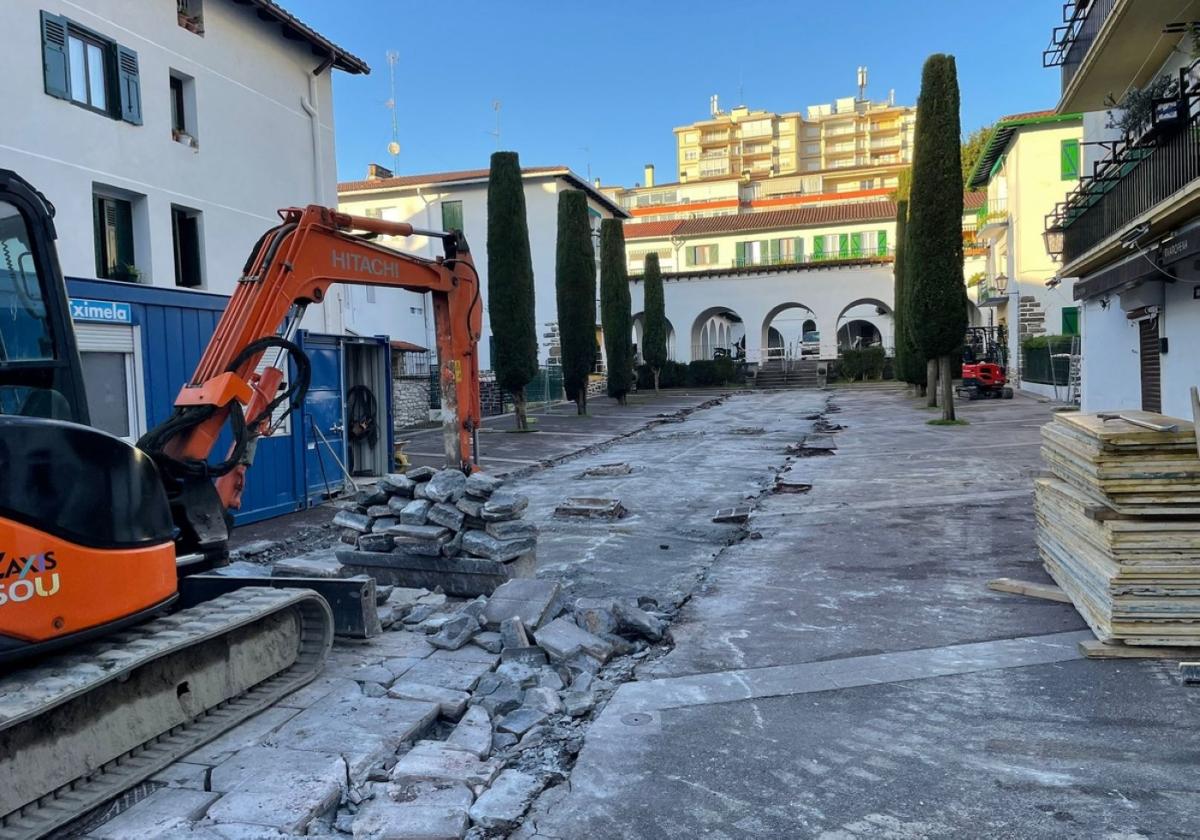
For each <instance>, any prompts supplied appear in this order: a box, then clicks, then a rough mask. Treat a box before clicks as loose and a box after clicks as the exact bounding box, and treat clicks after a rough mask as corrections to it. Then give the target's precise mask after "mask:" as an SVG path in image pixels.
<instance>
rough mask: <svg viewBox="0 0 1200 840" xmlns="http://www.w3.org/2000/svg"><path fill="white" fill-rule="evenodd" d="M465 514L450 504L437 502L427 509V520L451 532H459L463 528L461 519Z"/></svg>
mask: <svg viewBox="0 0 1200 840" xmlns="http://www.w3.org/2000/svg"><path fill="white" fill-rule="evenodd" d="M464 516H465V514H464V513H463V512H462V511H461V510H459V509H458V508H457V507H455V506H454V505H452V504H448V503H446V502H438V503H437V504H436V505H434V506H433V507H431V508H430V509H429V514H428V519H429V521H430V522H434V523H436V524H438V525H442V526H444V527H446V528H449V529H450V530H451V531H460V530H462V526H463V518H464Z"/></svg>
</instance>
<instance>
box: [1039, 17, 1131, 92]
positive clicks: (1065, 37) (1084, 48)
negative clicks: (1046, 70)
mask: <svg viewBox="0 0 1200 840" xmlns="http://www.w3.org/2000/svg"><path fill="white" fill-rule="evenodd" d="M1116 5H1117V0H1066V2H1065V3H1063V8H1062V17H1063V23H1062V25H1061V26H1056V27H1054V32H1053V33H1052V34H1051V36H1050V46H1049V47H1047V48H1046V49H1045V50H1043V51H1042V66H1043V67H1060V66H1061V67H1062V90H1064V91H1065V90H1066V89H1067V88H1068V87H1070V85H1071V80H1072V79H1074V78H1075V74H1076V73H1077V72H1078V71H1079V67H1080V65H1082V64H1083V59H1084V56H1086V55H1087V52H1088V50H1089V49H1091V46H1092V43H1093V42H1095V40H1096V35H1097V34H1098V33H1099V32H1100V28H1101V27H1102V26H1104V21H1105V20H1107V19H1108V16H1109V14H1111V13H1112V10H1113V7H1114V6H1116Z"/></svg>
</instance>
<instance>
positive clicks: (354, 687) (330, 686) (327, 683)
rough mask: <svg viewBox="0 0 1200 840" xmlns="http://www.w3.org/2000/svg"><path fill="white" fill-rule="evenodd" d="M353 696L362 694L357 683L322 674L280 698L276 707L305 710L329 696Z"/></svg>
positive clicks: (348, 679) (345, 678) (346, 678)
mask: <svg viewBox="0 0 1200 840" xmlns="http://www.w3.org/2000/svg"><path fill="white" fill-rule="evenodd" d="M334 693H337V694H342V695H350V696H353V695H355V694H362V689H360V688H359V687H358V683H356V682H355V681H354V680H352V679H350V678H349V677H335V676H331V675H329V674H322V675H321V676H319V677H317V678H316V679H315V680H313V681H312V682H310V683H309V684H308V685H306V686H304V687H303V688H299V689H296V690H295V691H293V692H292V693H291V694H288V695H287V696H285V697H283V698H281V699H280V700H279V702H278V704H277V705H279V706H287V707H289V708H292V709H307V708H308V707H309V706H312V705H313V704H315V703H317V702H318V701H320V700H322V699H324V698H326V697H328V696H329V695H331V694H334Z"/></svg>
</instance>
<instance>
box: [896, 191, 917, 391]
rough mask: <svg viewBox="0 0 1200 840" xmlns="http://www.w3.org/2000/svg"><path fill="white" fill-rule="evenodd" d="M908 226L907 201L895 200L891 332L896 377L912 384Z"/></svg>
mask: <svg viewBox="0 0 1200 840" xmlns="http://www.w3.org/2000/svg"><path fill="white" fill-rule="evenodd" d="M907 228H908V201H907V199H901V200H899V201H897V202H896V260H895V262H893V263H892V277H893V284H894V285H893V293H892V332H893V339H892V340H893V342H894V344H895V351H894V354H895V360H894V363H895V366H896V378H897V379H899V380H900V381H901V382H907V383H908V384H910V385H912V384H914V383H913V382H912V380H911V379H909V370H908V356H909V354H908V347H906V346H905V340H904V329H905V327H906V326H907V324H906V323H905V320H906V319H905V314H906V313H905V308H904V250H905V244H906V243H905V234H906V232H907Z"/></svg>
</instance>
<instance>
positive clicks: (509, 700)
mask: <svg viewBox="0 0 1200 840" xmlns="http://www.w3.org/2000/svg"><path fill="white" fill-rule="evenodd" d="M524 699H525V692H524V691H522V690H521V688H520V687H519V686H518V685H516V684H515V683H513V682H511V681H509V680H505V681H504V682H502V683H501V684H500V685H499V686H498V687H496V688H495V689H493V690H492V691H490V692H488V693H486V694H481V693H479V692H476V693H475V694H473V695H472V696H471V705H477V706H479V707H481V708H482V709H484V710H485V711H486V712H487V713H488V714H489V715H490V716H491V717H492V718H493V719H495V718H499V717H502V716H503V715H506V714H508V713H509V712H512V711H516V710H517V709H519V708H520V707H521V703H522V701H524Z"/></svg>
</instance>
